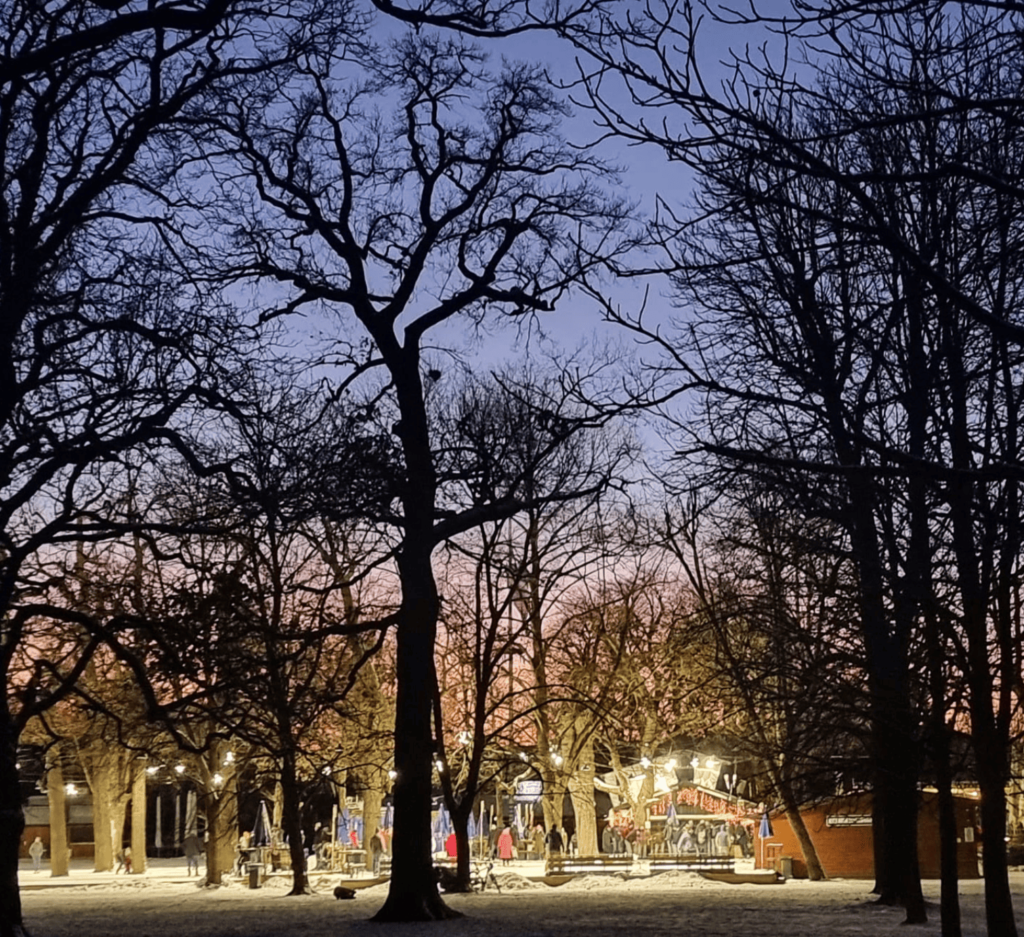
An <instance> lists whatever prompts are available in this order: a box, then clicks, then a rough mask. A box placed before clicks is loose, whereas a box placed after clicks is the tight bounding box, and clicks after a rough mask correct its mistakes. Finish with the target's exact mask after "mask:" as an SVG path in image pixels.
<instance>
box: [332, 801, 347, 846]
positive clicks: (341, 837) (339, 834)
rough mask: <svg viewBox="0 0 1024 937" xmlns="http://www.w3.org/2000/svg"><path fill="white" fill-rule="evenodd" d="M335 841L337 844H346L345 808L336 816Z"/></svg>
mask: <svg viewBox="0 0 1024 937" xmlns="http://www.w3.org/2000/svg"><path fill="white" fill-rule="evenodd" d="M335 839H337V840H338V842H339V843H347V842H348V808H347V807H346V808H345V809H344V810H342V811H341V813H339V814H338V829H337V831H336V832H335Z"/></svg>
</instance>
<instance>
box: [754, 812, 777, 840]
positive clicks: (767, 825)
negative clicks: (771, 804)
mask: <svg viewBox="0 0 1024 937" xmlns="http://www.w3.org/2000/svg"><path fill="white" fill-rule="evenodd" d="M757 835H758V836H760V837H761V839H768V838H769V837H771V836H774V835H775V830H773V829H772V821H771V820H770V819H769V817H768V811H767V810H766V811H765V812H764V813H763V814H762V815H761V828H760V829H759V830H758V831H757Z"/></svg>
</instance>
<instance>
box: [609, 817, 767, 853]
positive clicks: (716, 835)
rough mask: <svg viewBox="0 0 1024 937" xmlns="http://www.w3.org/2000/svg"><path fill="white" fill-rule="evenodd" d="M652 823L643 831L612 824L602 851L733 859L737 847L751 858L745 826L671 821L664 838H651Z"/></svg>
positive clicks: (726, 823)
mask: <svg viewBox="0 0 1024 937" xmlns="http://www.w3.org/2000/svg"><path fill="white" fill-rule="evenodd" d="M649 823H650V821H648V824H646V825H645V826H644V827H641V828H635V827H629V826H620V825H617V824H614V823H609V824H608V825H607V826H606V827H605V828H604V831H603V832H602V834H601V850H602V852H605V853H607V854H608V855H610V856H629V855H633V856H637V857H639V858H645V857H646V856H647V855H648V854H650V853H662V852H664V853H667V854H668V855H670V856H693V855H697V856H730V855H733V847H736V846H738V847H739V848H740V850H741V852H742V854H743V856H744V857H745V858H749V857H750V855H751V842H752V840H751V835H750V830H748V829H747V826H746V824H743V823H728V822H725V821H711V820H696V821H694V820H688V821H686V822H683V821H680V820H678V819H676V818H672V819H669V820H667V821H666V823H665V829H664V833H662V834H661V835H652V833H651V829H650V825H649Z"/></svg>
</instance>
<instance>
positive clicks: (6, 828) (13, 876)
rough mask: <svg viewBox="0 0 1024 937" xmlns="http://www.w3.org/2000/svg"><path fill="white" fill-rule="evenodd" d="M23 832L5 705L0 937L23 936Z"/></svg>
mask: <svg viewBox="0 0 1024 937" xmlns="http://www.w3.org/2000/svg"><path fill="white" fill-rule="evenodd" d="M24 832H25V813H24V811H23V810H22V808H21V787H20V786H19V783H18V733H17V730H16V728H15V726H14V725H13V723H12V722H11V719H10V716H9V714H8V713H7V710H6V706H5V708H4V711H3V713H2V714H0V937H26V935H25V930H24V927H23V926H22V919H21V892H20V891H19V890H18V852H19V849H20V848H21V836H22V834H23V833H24ZM51 849H52V845H51ZM65 874H66V873H65Z"/></svg>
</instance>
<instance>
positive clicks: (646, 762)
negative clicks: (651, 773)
mask: <svg viewBox="0 0 1024 937" xmlns="http://www.w3.org/2000/svg"><path fill="white" fill-rule="evenodd" d="M650 766H651V759H650V758H648V757H647V756H646V755H644V757H643V758H641V759H640V767H641V768H649V767H650Z"/></svg>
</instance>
